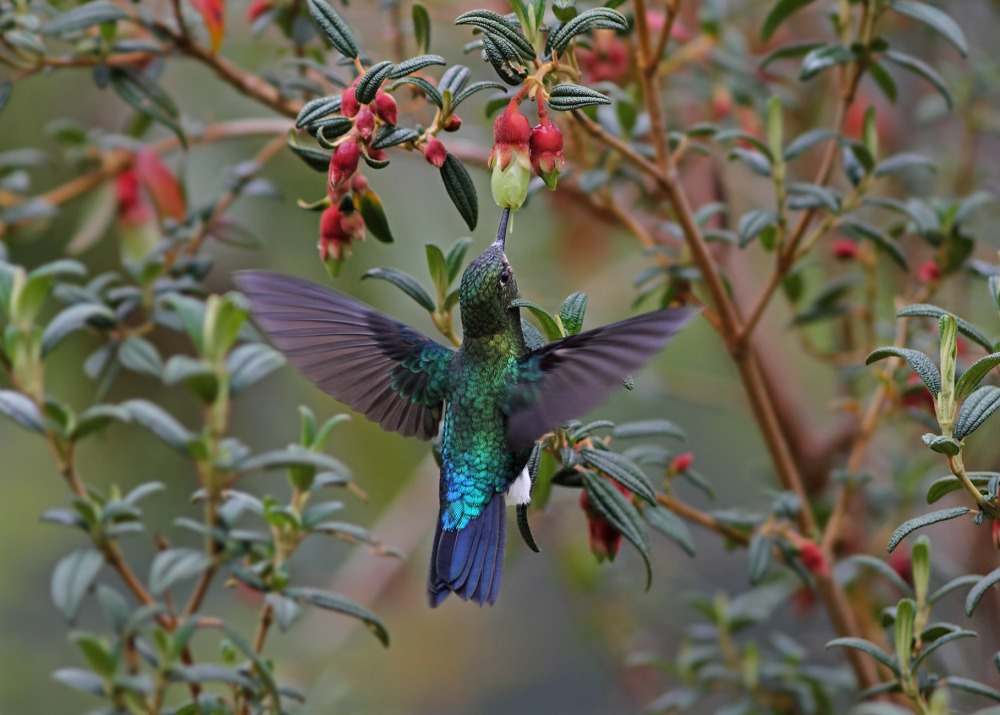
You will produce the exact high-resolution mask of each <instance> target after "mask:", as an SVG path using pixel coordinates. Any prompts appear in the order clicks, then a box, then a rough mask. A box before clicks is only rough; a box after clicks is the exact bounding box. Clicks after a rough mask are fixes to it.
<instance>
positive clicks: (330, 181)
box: [327, 141, 361, 194]
mask: <svg viewBox="0 0 1000 715" xmlns="http://www.w3.org/2000/svg"><path fill="white" fill-rule="evenodd" d="M360 159H361V147H359V146H358V144H357V142H353V141H346V142H344V143H343V144H341V145H340V146H338V147H337V149H336V150H335V151H334V152H333V156H331V157H330V169H329V172H328V173H327V190H328V191H329V192H330V193H331V194H332V193H334V191H335V190H336V189H337V188H338V187H340V186H342V185H343V184H344V182H345V181H347V180H348V179H350V178H351V177H352V176H354V172H355V171H357V170H358V161H360Z"/></svg>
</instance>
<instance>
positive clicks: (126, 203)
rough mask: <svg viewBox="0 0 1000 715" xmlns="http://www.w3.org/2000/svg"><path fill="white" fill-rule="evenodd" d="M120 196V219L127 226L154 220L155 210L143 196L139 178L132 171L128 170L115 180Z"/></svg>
mask: <svg viewBox="0 0 1000 715" xmlns="http://www.w3.org/2000/svg"><path fill="white" fill-rule="evenodd" d="M115 190H116V192H117V194H118V219H119V220H120V221H121V222H122V223H123V224H125V225H128V226H134V225H138V224H142V223H146V222H147V221H150V220H151V219H152V218H153V209H152V206H150V204H149V202H148V201H147V200H146V198H145V197H144V196H143V194H142V190H141V188H140V185H139V177H138V175H137V174H136V173H135V171H133V170H132V169H127V170H126V171H123V172H122V173H120V174H119V175H118V178H117V179H116V180H115Z"/></svg>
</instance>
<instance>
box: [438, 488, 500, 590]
mask: <svg viewBox="0 0 1000 715" xmlns="http://www.w3.org/2000/svg"><path fill="white" fill-rule="evenodd" d="M504 506H505V502H504V495H503V494H501V493H498V494H495V495H494V496H493V498H492V499H490V502H489V504H487V505H486V508H485V509H483V512H482V513H481V514H480V515H479V516H477V517H476V518H475V519H473V520H472V521H470V522H469V523H468V525H467V526H466V527H465V528H464V529H459V530H455V529H443V528H442V527H441V517H440V516H438V520H437V530H436V531H435V532H434V546H433V547H432V549H431V571H430V577H429V578H428V580H427V596H428V598H429V600H430V604H431V607H432V608H433V607H437V606H438V605H439V604H440V603H441V602H442V601H444V599H445V598H447V597H448V594H449V593H452V592H454V593H456V594H457V595H458V597H459V598H461V599H462V600H466V601H467V600H472V601H475V602H476V603H478V604H479V605H480V606H482V605H483V604H484V603H489V604H490V605H491V606H492V605H493V604H494V603H495V602H496V600H497V596H498V595H500V576H501V572H502V571H503V553H504V536H505V533H506V523H507V511H506V509H505V508H504Z"/></svg>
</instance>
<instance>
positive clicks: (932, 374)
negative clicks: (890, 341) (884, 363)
mask: <svg viewBox="0 0 1000 715" xmlns="http://www.w3.org/2000/svg"><path fill="white" fill-rule="evenodd" d="M889 357H900V358H903V359H904V360H906V362H907V363H909V365H910V368H911V369H912V370H913V372H915V373H917V377H919V378H920V379H921V380H922V381H923V383H924V385H926V386H927V389H928V390H930V393H931V394H932V395H933V396H934V397H937V396H938V393H939V392H941V373H940V372H939V371H938V369H937V365H935V364H934V363H933V362H932V361H931V359H930V358H929V357H928V356H927V355H925V354H924V353H922V352H920V351H919V350H911V349H909V348H879V349H877V350H873V351H872V352H871V354H869V355H868V357H866V358H865V365H871V364H872V363H873V362H877V361H878V360H884V359H885V358H889Z"/></svg>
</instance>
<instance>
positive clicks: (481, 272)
mask: <svg viewBox="0 0 1000 715" xmlns="http://www.w3.org/2000/svg"><path fill="white" fill-rule="evenodd" d="M509 215H510V210H509V209H504V212H503V215H502V216H501V218H500V228H499V229H498V230H497V239H496V241H494V242H493V244H492V245H491V246H490V247H489V248H487V249H486V250H485V251H483V252H482V253H480V254H479V255H478V256H477V257H476V258H475V259H474V260H473V261H472V263H470V264H469V267H468V268H466V269H465V273H464V274H463V275H462V285H461V286H460V288H459V307H460V309H461V314H462V332H463V333H464V334H465V335H466V336H467V337H470V338H479V337H484V336H488V335H493V334H495V333H499V332H502V331H504V330H507V329H508V328H509V327H510V325H511V321H512V320H513V322H515V323H518V321H519V320H520V314H519V311H518V309H517V308H512V307H511V305H510V304H511V301H513V300H514V299H515V298H517V281H516V280H515V279H514V271H513V270H512V269H511V267H510V262H509V261H508V260H507V254H506V253H504V242H505V239H506V237H507V219H508V217H509ZM518 324H519V323H518Z"/></svg>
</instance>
